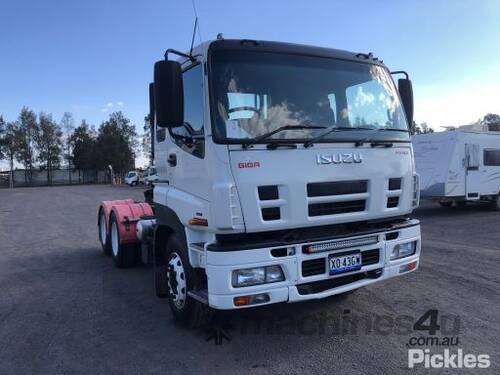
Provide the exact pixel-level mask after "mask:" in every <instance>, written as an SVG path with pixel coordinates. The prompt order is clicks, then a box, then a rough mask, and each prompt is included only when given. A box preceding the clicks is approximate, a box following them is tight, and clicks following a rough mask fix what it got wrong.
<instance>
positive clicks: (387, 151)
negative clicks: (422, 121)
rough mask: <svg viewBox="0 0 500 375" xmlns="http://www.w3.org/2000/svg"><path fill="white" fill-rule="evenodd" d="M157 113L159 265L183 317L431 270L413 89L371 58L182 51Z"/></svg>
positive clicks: (257, 48) (274, 46)
mask: <svg viewBox="0 0 500 375" xmlns="http://www.w3.org/2000/svg"><path fill="white" fill-rule="evenodd" d="M172 56H175V59H176V60H171V59H169V58H170V57H172ZM403 73H404V72H403ZM150 103H151V104H150V107H151V111H150V112H151V113H150V115H151V118H152V119H153V121H152V126H153V134H154V137H153V138H154V162H155V166H156V169H157V174H158V180H157V181H156V183H155V186H154V190H153V199H152V200H153V207H154V217H155V218H154V220H155V221H154V224H153V228H152V232H151V237H152V241H151V247H152V255H151V257H152V262H153V263H154V267H155V280H156V293H157V295H158V296H160V297H167V298H168V300H169V303H170V306H171V308H172V311H173V312H174V316H175V317H176V318H178V319H180V320H190V319H193V314H195V311H198V307H197V306H199V305H202V306H205V307H211V308H214V309H221V310H227V309H241V308H248V307H253V306H260V305H266V304H272V303H278V302H298V301H304V300H310V299H320V298H325V297H329V296H332V295H336V294H341V293H346V292H349V291H352V290H354V289H357V288H359V287H363V286H367V285H370V284H373V283H376V282H379V281H383V280H386V279H388V278H392V277H395V276H400V275H403V274H405V273H407V272H411V271H414V270H416V269H417V267H418V262H419V256H420V249H421V239H420V225H419V222H418V220H416V219H413V218H411V213H412V211H413V210H414V209H415V208H416V207H417V206H418V203H419V202H418V200H419V194H418V189H419V188H418V176H417V174H416V172H415V163H414V157H413V150H412V144H411V141H410V136H409V131H408V123H409V122H410V121H412V116H413V114H412V112H413V96H412V92H411V81H410V80H409V79H408V78H407V77H406V78H401V79H399V81H398V87H396V85H395V84H394V81H393V79H392V77H391V73H390V71H389V70H388V68H387V67H386V66H385V65H384V64H383V63H382V61H381V60H379V59H377V58H375V57H373V55H372V54H364V53H353V52H347V51H340V50H334V49H326V48H319V47H311V46H303V45H296V44H287V43H276V42H264V41H250V40H224V39H221V40H214V41H210V42H206V43H203V44H201V45H199V46H198V47H196V48H194V49H193V50H192V51H191V53H190V54H185V53H180V52H177V51H173V50H168V51H167V53H166V54H165V60H162V61H159V62H157V63H156V64H155V71H154V82H153V83H152V84H151V85H150ZM149 219H150V218H148V220H149ZM143 232H144V231H141V233H143ZM141 241H145V239H144V238H141Z"/></svg>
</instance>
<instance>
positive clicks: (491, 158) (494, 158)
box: [483, 149, 500, 167]
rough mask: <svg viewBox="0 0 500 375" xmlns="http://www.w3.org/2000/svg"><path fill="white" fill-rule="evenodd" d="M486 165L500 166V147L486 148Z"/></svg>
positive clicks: (484, 155)
mask: <svg viewBox="0 0 500 375" xmlns="http://www.w3.org/2000/svg"><path fill="white" fill-rule="evenodd" d="M483 159H484V165H487V166H495V167H500V149H499V150H495V149H486V150H484V154H483Z"/></svg>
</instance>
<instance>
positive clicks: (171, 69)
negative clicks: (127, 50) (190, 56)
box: [153, 60, 184, 128]
mask: <svg viewBox="0 0 500 375" xmlns="http://www.w3.org/2000/svg"><path fill="white" fill-rule="evenodd" d="M153 88H154V90H153V91H154V95H153V96H154V108H155V112H156V118H155V120H156V126H159V127H162V128H173V127H177V126H181V125H182V124H183V123H184V88H183V84H182V71H181V64H179V63H178V62H177V61H169V60H162V61H157V62H156V63H155V68H154V84H153Z"/></svg>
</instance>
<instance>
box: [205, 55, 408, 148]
mask: <svg viewBox="0 0 500 375" xmlns="http://www.w3.org/2000/svg"><path fill="white" fill-rule="evenodd" d="M211 64H212V94H213V97H212V99H213V101H212V104H213V106H214V107H213V113H214V120H215V133H216V136H217V137H218V138H219V139H230V140H248V139H254V138H256V137H258V136H261V135H263V134H266V133H268V132H271V131H273V130H275V129H277V128H279V127H282V126H285V125H311V126H316V129H290V130H286V131H281V132H278V133H276V134H274V135H273V136H271V137H268V138H266V142H268V141H272V140H273V139H274V140H284V139H285V140H305V139H310V138H313V137H315V136H317V135H319V134H321V133H322V132H324V129H321V127H339V128H352V129H346V131H345V132H344V131H340V132H332V133H331V134H329V135H327V136H325V137H324V138H323V139H322V140H321V141H323V142H325V141H326V142H328V141H329V140H330V141H331V140H332V139H335V140H338V139H346V138H349V139H356V138H361V137H363V136H365V135H366V132H367V131H369V129H372V128H373V129H400V130H403V131H406V130H407V124H406V119H405V116H404V113H403V109H402V106H401V104H400V100H399V96H398V94H397V92H396V89H395V87H394V84H393V81H392V79H391V77H390V75H389V73H388V72H387V70H386V69H385V68H383V67H381V66H378V65H373V64H365V63H357V62H352V61H343V60H337V59H331V58H321V57H310V56H298V55H288V54H282V53H281V54H278V53H262V52H251V51H216V52H214V54H213V56H212V60H211ZM356 128H359V129H360V130H359V131H355V132H353V131H347V130H353V129H356ZM367 129H368V130H367ZM339 130H340V129H339ZM383 133H392V134H390V135H389V136H390V137H395V136H399V137H406V138H408V135H407V134H405V133H403V132H401V135H398V133H400V132H383ZM406 138H405V139H406Z"/></svg>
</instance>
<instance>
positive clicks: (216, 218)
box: [153, 42, 420, 309]
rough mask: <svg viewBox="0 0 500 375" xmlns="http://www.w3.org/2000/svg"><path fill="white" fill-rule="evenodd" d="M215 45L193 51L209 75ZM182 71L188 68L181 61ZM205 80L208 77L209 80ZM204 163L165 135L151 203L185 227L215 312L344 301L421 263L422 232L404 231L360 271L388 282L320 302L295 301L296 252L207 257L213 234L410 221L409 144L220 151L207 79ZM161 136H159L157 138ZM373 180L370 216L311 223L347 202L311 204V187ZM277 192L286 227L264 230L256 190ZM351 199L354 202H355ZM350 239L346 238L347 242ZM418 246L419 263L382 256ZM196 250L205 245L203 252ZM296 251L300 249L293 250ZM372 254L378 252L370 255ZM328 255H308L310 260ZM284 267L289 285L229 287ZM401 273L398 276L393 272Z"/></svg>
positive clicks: (268, 226)
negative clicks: (395, 186)
mask: <svg viewBox="0 0 500 375" xmlns="http://www.w3.org/2000/svg"><path fill="white" fill-rule="evenodd" d="M209 44H210V42H207V43H204V44H202V45H200V46H198V47H196V48H195V49H194V50H193V55H196V56H197V59H198V61H200V62H201V63H202V69H203V70H204V69H205V64H204V63H205V62H206V56H207V49H208V46H209ZM181 62H183V66H184V67H186V66H188V65H189V62H187V61H184V60H182V61H181ZM204 73H205V72H204ZM203 80H204V84H203V101H204V132H205V156H204V158H198V157H195V156H193V155H191V154H189V153H187V152H186V151H184V150H182V149H181V148H180V147H178V146H177V144H176V143H175V142H174V141H173V140H172V138H171V136H170V134H169V131H168V129H165V130H162V129H159V132H165V140H163V141H161V142H158V138H157V137H155V166H156V169H157V172H158V181H157V183H156V184H155V188H154V194H153V197H154V198H153V199H154V202H155V203H156V204H159V205H165V206H168V207H169V208H170V209H172V210H173V211H174V212H175V213H176V214H177V216H178V217H179V219H180V221H181V223H182V224H183V225H184V226H185V232H186V238H187V241H188V254H189V260H190V263H191V266H193V267H199V268H204V269H205V272H206V274H207V278H208V295H209V304H210V306H212V307H214V308H218V309H234V308H235V306H234V305H233V297H234V296H236V295H244V294H252V293H253V292H267V293H269V295H270V298H271V299H270V302H269V303H275V302H281V301H288V302H294V301H298V300H303V299H313V298H322V297H326V296H328V295H332V294H337V293H341V292H344V291H347V290H349V289H354V288H357V287H360V286H364V285H368V284H370V283H374V282H378V281H380V280H384V279H386V278H388V277H393V276H397V274H398V273H397V272H395V271H394V270H397V269H399V268H398V267H399V264H400V263H404V262H406V263H408V262H409V261H410V260H418V258H419V254H420V227H419V226H418V225H417V226H415V227H412V228H409V229H405V230H403V231H402V232H401V233H402V235H401V236H400V238H399V239H398V240H397V241H395V242H390V243H389V242H387V243H386V242H384V240H383V235H382V234H380V246H381V247H382V249H385V252H384V251H382V255H381V261H380V262H379V264H378V265H370V266H366V267H365V268H363V270H370V269H374V268H383V269H384V275H383V276H382V277H380V278H379V279H374V280H365V281H361V282H358V283H353V284H349V285H347V286H344V287H341V288H335V289H332V290H328V291H326V292H324V293H321V294H320V295H309V296H298V295H297V292H296V288H295V285H297V284H298V283H300V282H304V280H303V279H302V278H301V273H300V267H301V261H302V260H304V259H305V255H304V254H302V252H301V251H296V252H295V254H296V255H293V256H287V257H284V258H279V259H277V258H272V257H271V255H270V249H269V248H263V249H252V250H246V251H234V252H224V253H215V252H210V251H207V245H208V244H210V243H213V242H215V235H216V234H225V233H241V232H263V231H270V230H280V229H287V228H304V227H310V226H322V225H328V224H337V223H345V222H353V221H360V220H369V219H379V218H384V217H387V218H389V217H393V216H400V215H406V214H409V213H411V211H412V210H413V209H414V207H413V206H412V190H413V176H414V174H415V166H414V160H413V149H412V145H411V144H397V143H396V144H394V147H391V148H378V147H377V148H372V147H370V146H369V145H368V144H367V145H364V146H361V147H357V148H355V147H354V145H353V143H346V144H339V143H331V144H327V143H324V144H322V143H318V144H316V145H314V146H313V147H310V148H308V149H305V148H303V147H302V145H298V149H296V150H290V149H277V150H268V149H266V148H265V147H264V146H262V145H255V146H254V147H253V148H252V149H249V150H243V149H242V147H241V145H224V144H216V143H215V142H214V141H213V140H212V137H211V134H212V129H211V126H210V124H211V119H210V107H209V99H208V98H209V95H208V89H207V87H208V76H207V74H203ZM155 134H156V132H155ZM339 152H341V153H353V152H356V153H361V154H362V159H363V161H362V163H350V164H336V165H332V164H328V165H326V164H321V165H320V164H318V163H317V154H318V153H323V154H334V153H339ZM170 154H175V155H176V156H177V165H176V166H175V167H173V166H170V165H169V164H168V162H167V159H168V156H169V155H170ZM247 161H258V162H259V165H260V167H259V168H239V167H238V165H239V163H240V162H247ZM392 177H396V178H402V186H401V190H397V191H391V192H390V191H388V179H389V178H392ZM340 180H368V193H366V194H362V195H363V197H365V198H367V206H366V209H365V211H363V212H357V213H347V214H341V215H329V216H321V217H309V216H308V211H307V205H308V202H312V201H314V200H316V201H320V200H322V201H334V200H338V199H347V198H348V197H347V198H346V197H343V198H340V197H322V198H308V197H307V193H306V186H307V183H309V182H324V181H340ZM270 184H276V185H279V191H280V198H279V201H278V202H273V203H276V204H278V205H279V206H280V207H281V210H282V219H281V220H277V221H273V222H269V221H268V222H264V221H263V220H262V217H261V213H260V208H261V207H265V206H266V205H269V204H270V203H269V202H260V201H259V198H258V192H257V187H258V186H259V185H270ZM395 195H398V196H399V197H400V203H399V205H398V207H396V208H387V207H386V206H387V197H390V196H395ZM351 198H352V197H351ZM193 217H201V218H206V219H208V227H200V226H191V225H189V224H188V221H189V220H190V219H191V218H193ZM346 238H347V237H346ZM409 239H415V240H417V241H418V252H417V254H416V255H414V256H412V257H410V258H407V259H406V258H405V259H402V260H399V261H396V262H389V261H387V259H388V257H387V256H384V254H387V253H388V251H390V248H391V246H393V245H394V244H395V243H397V242H398V241H403V240H409ZM194 243H204V244H205V245H204V248H203V250H201V249H200V248H199V247H197V246H192V244H194ZM294 246H295V249H299V248H300V246H301V244H295V245H294ZM372 248H373V247H372ZM318 256H325V254H323V255H318V254H315V255H311V256H309V258H310V259H312V258H314V257H318ZM272 264H280V265H282V267H283V271H284V274H285V277H286V280H285V281H283V282H278V283H274V284H269V285H260V286H252V287H245V288H238V290H237V291H235V290H234V289H235V288H233V287H232V286H231V281H230V276H231V272H232V270H234V269H238V268H242V267H246V266H254V265H272ZM395 267H396V268H395ZM330 277H331V276H329V275H327V274H325V275H317V276H312V277H309V278H307V281H315V280H324V279H328V278H330Z"/></svg>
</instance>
